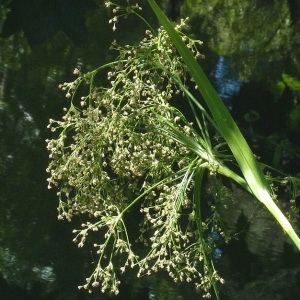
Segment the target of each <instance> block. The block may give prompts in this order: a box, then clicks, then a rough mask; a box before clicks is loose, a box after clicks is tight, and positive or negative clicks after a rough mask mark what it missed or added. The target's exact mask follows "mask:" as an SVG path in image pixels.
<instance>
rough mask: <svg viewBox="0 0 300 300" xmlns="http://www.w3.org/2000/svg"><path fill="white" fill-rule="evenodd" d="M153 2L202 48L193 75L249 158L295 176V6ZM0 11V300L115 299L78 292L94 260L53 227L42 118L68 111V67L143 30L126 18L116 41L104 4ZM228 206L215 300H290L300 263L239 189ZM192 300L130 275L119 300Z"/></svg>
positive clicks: (160, 279)
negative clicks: (210, 87)
mask: <svg viewBox="0 0 300 300" xmlns="http://www.w3.org/2000/svg"><path fill="white" fill-rule="evenodd" d="M143 2H144V4H145V9H144V11H143V13H144V15H145V17H146V18H147V19H149V22H152V23H153V24H154V26H156V25H157V21H156V19H155V17H154V15H153V14H152V13H151V11H150V10H149V7H148V6H147V3H146V1H143ZM162 2H163V4H164V8H165V9H166V11H167V12H169V14H170V18H172V19H174V20H175V19H176V18H180V17H187V16H188V17H189V18H190V20H189V24H190V26H191V29H190V33H191V34H193V35H194V36H195V37H196V38H198V39H200V40H203V42H204V44H203V46H202V51H203V53H204V54H205V56H206V58H205V59H204V60H203V62H202V65H203V67H204V69H205V71H206V73H207V74H208V76H209V77H210V79H211V80H212V81H213V83H214V85H215V87H216V89H217V90H218V92H219V94H220V96H221V98H222V99H223V100H224V102H225V103H226V105H227V107H228V108H229V109H230V111H231V113H232V114H233V116H234V118H235V119H236V121H237V122H238V124H239V125H240V126H241V128H242V130H243V133H244V134H245V136H246V138H247V139H248V141H249V143H250V144H251V146H252V147H253V149H254V151H255V154H257V155H258V156H260V157H261V160H262V161H265V162H267V163H269V164H271V165H273V166H274V167H276V168H279V169H281V170H282V171H284V172H287V173H288V174H292V175H299V173H300V166H299V162H300V160H299V157H300V150H299V147H300V142H299V141H300V136H299V135H300V126H299V125H300V104H299V103H298V99H299V97H300V87H299V86H300V22H299V16H300V4H299V1H296V0H289V1H288V0H286V1H285V0H278V1H271V0H256V1H239V0H236V1H234V0H233V1H210V0H203V1H197V0H185V1H162ZM9 3H10V4H9ZM99 3H100V4H101V5H100V6H99ZM8 4H9V7H10V9H11V13H10V14H7V11H6V9H7V7H8ZM0 7H1V9H0V15H1V16H0V29H1V32H2V35H1V36H2V37H1V38H0V139H1V141H0V298H1V299H8V300H10V299H22V300H23V299H112V298H113V297H109V296H107V295H106V296H103V295H101V294H100V293H99V292H97V291H95V292H94V293H93V294H92V295H89V294H87V293H84V292H79V291H78V290H77V286H78V285H79V284H82V283H83V282H84V278H85V277H86V276H87V275H88V274H89V272H90V270H91V269H92V268H93V264H94V263H95V262H94V258H93V256H92V254H91V247H89V246H87V247H86V248H84V249H78V248H77V247H76V245H74V244H73V243H72V242H71V241H72V238H73V236H72V234H71V231H72V229H73V228H74V227H76V226H79V224H80V219H79V218H78V219H77V220H74V223H72V224H68V223H66V222H58V221H57V211H56V206H57V201H58V200H57V196H56V192H55V191H52V190H50V191H49V190H48V189H47V182H46V176H47V175H46V172H45V169H46V167H47V163H48V157H47V155H48V154H47V153H46V150H45V142H44V140H45V139H46V138H49V135H50V133H49V132H48V131H47V130H46V126H47V124H48V119H49V118H53V119H56V118H60V117H61V114H62V108H63V107H64V106H66V105H67V104H66V100H65V98H64V95H63V93H61V92H60V91H59V90H58V88H57V86H58V84H60V83H63V82H65V81H70V80H74V76H73V75H72V72H73V69H74V67H76V66H80V67H81V68H82V69H83V70H84V71H87V70H92V69H94V68H96V67H97V66H99V65H101V64H103V63H104V62H107V61H109V60H111V59H112V58H113V55H114V54H112V53H111V52H109V51H108V47H109V45H110V43H111V41H112V40H113V39H115V38H117V39H118V40H119V41H120V42H121V43H122V42H123V43H135V42H136V41H138V40H139V38H140V36H141V35H142V34H143V32H144V30H145V27H144V26H143V25H142V23H139V21H137V20H136V19H135V18H134V17H129V18H128V19H127V20H124V21H120V22H119V23H118V24H117V25H118V29H119V30H118V31H117V32H116V33H113V31H112V30H111V26H110V25H109V24H108V20H109V18H110V17H111V16H110V14H109V12H108V11H107V10H106V9H105V8H104V6H103V3H102V1H95V2H93V1H85V2H84V4H83V2H82V1H79V0H78V1H77V0H76V1H72V4H70V1H69V0H63V1H51V2H49V1H46V0H42V1H37V0H32V1H27V2H26V1H21V0H14V1H6V2H5V3H2V4H1V6H0ZM147 7H148V8H147ZM5 16H6V17H7V19H6V20H4V17H5ZM249 116H254V117H253V118H249ZM234 196H235V198H236V199H237V200H236V201H235V202H232V203H227V205H228V206H230V210H224V209H222V207H220V211H221V215H222V217H223V219H224V222H225V223H226V224H227V226H228V230H229V231H230V233H231V234H232V236H233V237H235V239H233V240H232V241H231V242H230V243H229V244H226V243H222V242H220V243H219V244H218V246H217V248H216V249H218V250H216V249H215V250H214V251H215V252H213V253H214V254H213V255H215V257H214V259H215V260H216V266H217V268H218V269H219V271H220V274H221V275H222V276H223V277H224V278H225V280H226V284H225V285H224V286H222V287H220V290H221V299H250V298H251V299H299V297H300V291H299V286H300V258H299V255H298V254H296V253H295V251H294V249H293V246H292V245H291V243H290V241H289V240H288V238H287V237H286V236H285V235H284V234H283V233H282V232H281V229H280V228H279V226H277V224H276V223H275V222H274V221H273V220H272V218H270V216H268V214H266V213H264V212H262V209H261V206H260V204H259V203H256V202H255V201H253V199H251V197H250V196H249V195H248V194H246V193H245V192H242V191H240V190H238V189H235V190H234ZM208 197H209V195H208ZM296 200H297V201H298V199H296ZM298 226H299V222H298V223H296V224H295V227H296V228H298ZM198 298H199V294H197V293H196V292H195V290H194V288H193V287H192V286H186V285H182V286H178V285H174V284H172V282H171V281H170V280H169V279H168V278H167V277H166V276H164V274H159V275H157V276H154V277H151V278H149V279H142V280H141V281H139V282H137V281H136V280H135V279H134V276H131V275H128V276H127V277H124V278H122V289H121V294H120V296H119V297H118V299H198Z"/></svg>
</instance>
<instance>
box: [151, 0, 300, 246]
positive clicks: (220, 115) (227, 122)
mask: <svg viewBox="0 0 300 300" xmlns="http://www.w3.org/2000/svg"><path fill="white" fill-rule="evenodd" d="M148 2H149V4H150V6H151V7H152V9H153V11H154V13H155V14H156V16H157V17H158V19H159V21H160V22H161V24H162V25H163V26H164V28H165V29H166V31H167V32H168V34H169V36H170V38H171V40H172V42H173V44H174V45H175V47H176V48H177V50H178V52H179V53H180V55H181V56H182V59H183V61H184V63H185V64H186V66H187V68H188V70H189V72H190V74H191V76H192V77H193V79H194V80H195V82H196V84H197V86H198V88H199V91H200V92H201V94H202V96H203V98H204V100H205V102H206V104H207V106H208V107H209V110H210V112H211V114H212V116H213V118H214V120H215V122H216V124H217V126H218V129H219V131H220V133H221V134H222V136H223V138H224V139H225V141H226V142H227V143H228V146H229V147H230V149H231V151H232V153H233V155H234V157H235V159H236V160H237V162H238V164H239V166H240V169H241V171H242V173H243V175H244V177H245V180H246V182H247V183H248V185H249V187H250V189H251V191H252V193H253V194H254V195H255V196H256V197H257V199H259V200H260V201H261V202H262V203H263V204H264V205H265V206H266V207H267V208H268V210H269V211H270V212H271V213H272V214H273V216H274V217H275V218H276V219H277V221H278V222H279V223H280V225H281V226H282V228H283V229H284V230H285V231H286V232H287V233H288V235H289V236H290V238H291V239H292V240H293V242H294V243H295V245H296V246H297V247H298V249H299V250H300V239H299V237H298V236H297V234H296V233H295V231H294V230H293V228H292V226H291V224H290V223H289V221H288V220H287V219H286V217H285V216H284V215H283V213H282V212H281V210H280V209H279V208H278V207H277V205H276V204H275V203H274V201H273V199H272V197H271V194H270V187H269V184H268V182H267V180H266V178H265V176H264V174H263V172H262V170H261V168H260V166H259V164H258V162H257V160H256V158H255V156H254V155H253V153H252V151H251V149H250V147H249V145H248V144H247V142H246V140H245V139H244V137H243V135H242V133H241V132H240V130H239V128H238V127H237V125H236V123H235V122H234V120H233V119H232V117H231V115H230V113H229V112H228V110H227V108H226V106H225V105H224V103H223V102H222V100H221V99H220V97H219V95H218V94H217V92H216V90H215V89H214V87H213V86H212V84H211V83H210V81H209V79H208V78H207V77H206V75H205V73H204V72H203V70H202V68H201V67H200V65H199V63H198V62H197V61H196V59H195V58H194V56H193V54H192V53H191V52H190V50H189V49H188V48H187V46H186V45H185V44H184V43H183V41H182V40H181V37H180V36H179V34H178V33H177V32H176V30H175V29H174V27H173V25H172V24H171V23H170V22H169V20H168V19H167V17H166V16H165V14H164V13H163V12H162V11H161V9H160V8H159V6H158V5H157V4H156V2H155V1H154V0H148Z"/></svg>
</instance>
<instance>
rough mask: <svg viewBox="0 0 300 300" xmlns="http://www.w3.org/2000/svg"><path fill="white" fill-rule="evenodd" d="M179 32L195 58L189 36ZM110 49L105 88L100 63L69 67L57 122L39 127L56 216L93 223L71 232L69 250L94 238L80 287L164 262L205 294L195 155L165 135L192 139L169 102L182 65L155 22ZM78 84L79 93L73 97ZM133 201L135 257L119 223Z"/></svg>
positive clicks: (112, 281)
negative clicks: (43, 131)
mask: <svg viewBox="0 0 300 300" xmlns="http://www.w3.org/2000/svg"><path fill="white" fill-rule="evenodd" d="M182 25H183V23H182ZM182 36H183V35H182ZM183 39H184V40H185V41H186V43H187V44H188V45H190V48H191V49H192V51H194V54H195V56H198V50H197V47H196V44H197V43H198V41H193V40H191V39H190V38H188V37H185V36H183ZM112 48H113V49H115V50H117V51H119V57H118V58H117V60H116V61H115V62H112V63H111V64H108V65H107V67H110V70H109V72H108V73H107V78H106V82H107V83H108V84H107V87H102V86H100V87H99V85H98V84H97V82H98V80H99V78H98V77H97V76H99V73H100V70H102V68H99V69H97V70H95V71H93V72H90V73H87V74H83V73H82V72H81V71H79V70H77V69H76V70H75V71H74V73H75V74H77V75H78V78H77V79H76V80H75V81H74V82H71V83H64V84H62V85H61V86H60V87H61V88H62V89H63V90H65V91H66V97H67V98H69V99H70V100H71V106H70V108H69V109H68V110H66V112H65V115H64V117H63V120H61V121H54V120H50V124H49V128H50V129H51V130H52V131H53V132H59V135H58V137H57V138H54V139H51V140H47V148H48V150H49V152H50V158H51V161H50V164H49V166H48V168H47V171H48V172H49V174H50V176H49V179H48V182H49V188H50V187H52V186H58V187H59V188H58V196H59V198H60V204H59V208H58V210H59V218H60V219H61V218H66V219H68V220H71V218H72V217H73V216H74V215H77V214H87V215H88V216H90V219H91V220H93V222H92V221H91V222H87V223H84V224H82V228H81V229H78V230H74V233H75V234H76V236H75V238H74V242H77V243H78V246H79V247H82V246H83V245H84V243H85V241H86V239H87V237H88V235H89V234H92V232H98V234H99V235H100V237H99V236H98V237H99V241H100V242H99V243H95V244H94V248H95V252H96V253H97V255H98V257H99V260H98V263H97V266H96V268H95V270H94V272H93V274H92V275H91V276H90V277H89V278H87V283H86V284H85V285H84V286H82V287H83V288H86V289H90V287H91V286H92V287H96V286H98V285H100V284H101V286H102V288H101V289H102V291H103V292H104V291H106V290H110V291H111V292H114V293H116V294H117V293H118V284H119V280H118V278H117V276H116V274H115V270H116V269H117V268H119V269H120V270H121V272H124V271H125V269H126V268H127V267H136V266H137V267H138V276H141V275H143V274H150V273H151V272H155V271H157V270H159V269H164V270H167V271H168V273H169V275H170V276H171V277H172V278H174V280H175V281H186V282H190V281H195V282H196V285H197V286H198V287H199V288H202V289H203V290H204V291H205V293H206V295H207V296H209V289H210V287H211V284H212V281H215V280H220V278H219V277H218V275H217V274H216V273H215V272H211V270H210V269H209V268H208V266H207V261H208V258H207V253H206V246H205V243H204V240H203V237H202V236H200V232H199V230H197V225H196V222H195V221H194V220H193V219H191V218H190V215H191V214H193V213H194V209H195V207H194V203H193V202H192V201H191V200H190V197H189V194H190V193H191V191H192V189H193V184H194V182H193V174H194V171H195V166H197V165H198V166H199V164H201V163H202V159H201V158H199V157H198V156H197V154H195V153H194V152H192V151H191V150H190V149H188V148H187V147H185V146H184V145H183V144H182V143H180V142H178V141H177V140H176V138H174V136H173V135H171V134H170V130H171V128H176V130H177V131H179V132H180V133H182V134H184V135H185V136H187V137H189V138H191V139H193V140H195V141H197V134H196V132H195V130H194V129H193V126H192V124H191V123H189V122H188V121H187V120H186V118H185V117H184V116H183V115H182V113H181V112H180V111H179V110H178V109H176V108H175V107H174V106H173V105H172V99H173V97H174V95H176V94H179V93H183V91H182V90H181V89H180V85H178V80H179V79H180V80H181V81H182V82H184V81H185V80H186V77H187V75H186V69H185V65H184V64H183V63H182V59H181V58H180V57H179V56H178V55H177V52H176V50H175V48H174V47H173V45H172V43H171V41H170V39H169V37H168V35H167V33H166V32H165V31H164V30H163V29H161V28H160V29H159V30H158V33H157V35H155V34H154V33H153V32H151V31H147V32H146V37H145V38H144V39H143V40H142V41H141V42H140V44H139V45H137V46H125V47H121V46H119V45H117V44H116V43H113V45H112ZM84 85H87V86H88V88H89V89H88V93H87V95H84V96H82V97H80V96H79V98H80V99H79V100H78V99H77V95H78V93H79V92H78V91H79V86H84ZM134 206H139V210H140V212H141V216H140V217H138V218H136V219H137V220H138V219H139V218H140V219H141V222H140V226H138V224H136V226H135V228H137V229H138V230H140V237H139V239H138V240H137V241H136V242H137V243H139V244H140V245H143V247H144V248H145V249H148V250H149V251H148V254H146V255H144V256H143V257H139V256H141V255H142V254H141V253H138V252H139V251H134V250H133V248H134V247H133V246H132V241H131V240H130V232H129V231H128V229H127V225H126V222H125V221H124V216H125V215H126V214H128V213H130V209H131V208H132V207H134ZM149 247H150V248H149ZM139 248H140V247H137V249H139ZM117 256H119V257H121V258H120V259H119V260H118V259H115V258H116V257H117ZM120 261H122V262H123V263H122V266H120ZM203 261H204V262H206V263H204V264H203Z"/></svg>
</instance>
